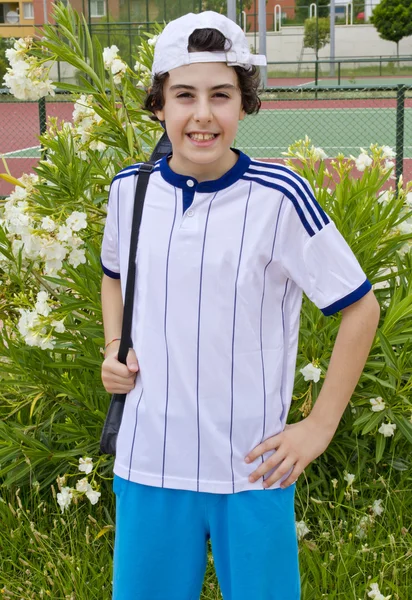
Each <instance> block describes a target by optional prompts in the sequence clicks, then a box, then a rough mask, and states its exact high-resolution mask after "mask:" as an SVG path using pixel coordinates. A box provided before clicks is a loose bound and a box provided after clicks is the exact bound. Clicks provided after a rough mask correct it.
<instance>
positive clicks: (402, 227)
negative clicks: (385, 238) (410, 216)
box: [396, 221, 412, 235]
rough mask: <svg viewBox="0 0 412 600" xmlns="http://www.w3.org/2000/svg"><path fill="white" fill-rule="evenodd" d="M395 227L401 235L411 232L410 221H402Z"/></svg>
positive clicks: (411, 225)
mask: <svg viewBox="0 0 412 600" xmlns="http://www.w3.org/2000/svg"><path fill="white" fill-rule="evenodd" d="M396 229H397V231H398V232H399V233H400V234H401V235H409V234H411V233H412V223H410V222H409V221H402V223H400V224H399V225H398V226H397V227H396Z"/></svg>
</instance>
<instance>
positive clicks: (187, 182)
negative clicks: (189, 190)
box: [186, 179, 195, 187]
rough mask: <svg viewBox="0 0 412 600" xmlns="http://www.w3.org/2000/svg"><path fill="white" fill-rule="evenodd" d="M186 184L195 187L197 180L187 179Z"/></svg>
mask: <svg viewBox="0 0 412 600" xmlns="http://www.w3.org/2000/svg"><path fill="white" fill-rule="evenodd" d="M186 184H187V185H188V186H189V187H193V186H194V185H195V182H194V181H192V180H191V179H188V180H187V181H186Z"/></svg>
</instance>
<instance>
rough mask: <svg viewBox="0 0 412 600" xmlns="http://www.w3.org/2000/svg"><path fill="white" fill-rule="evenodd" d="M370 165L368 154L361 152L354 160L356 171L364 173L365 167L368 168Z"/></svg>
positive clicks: (370, 159) (370, 160)
mask: <svg viewBox="0 0 412 600" xmlns="http://www.w3.org/2000/svg"><path fill="white" fill-rule="evenodd" d="M371 164H372V158H371V157H370V156H369V155H368V154H364V153H363V152H362V153H361V154H359V156H358V158H356V159H355V165H356V168H357V169H358V171H364V170H365V168H366V167H370V166H371Z"/></svg>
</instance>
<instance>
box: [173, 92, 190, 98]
mask: <svg viewBox="0 0 412 600" xmlns="http://www.w3.org/2000/svg"><path fill="white" fill-rule="evenodd" d="M191 97H192V94H190V93H189V92H184V93H183V94H179V95H178V96H177V98H191Z"/></svg>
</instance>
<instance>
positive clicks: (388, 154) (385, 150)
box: [382, 146, 396, 158]
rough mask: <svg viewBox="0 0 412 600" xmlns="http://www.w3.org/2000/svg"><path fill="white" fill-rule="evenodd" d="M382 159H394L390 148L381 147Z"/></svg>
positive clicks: (393, 153) (394, 156) (394, 155)
mask: <svg viewBox="0 0 412 600" xmlns="http://www.w3.org/2000/svg"><path fill="white" fill-rule="evenodd" d="M382 157H383V158H396V152H395V151H394V150H393V149H392V148H391V147H390V146H382Z"/></svg>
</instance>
